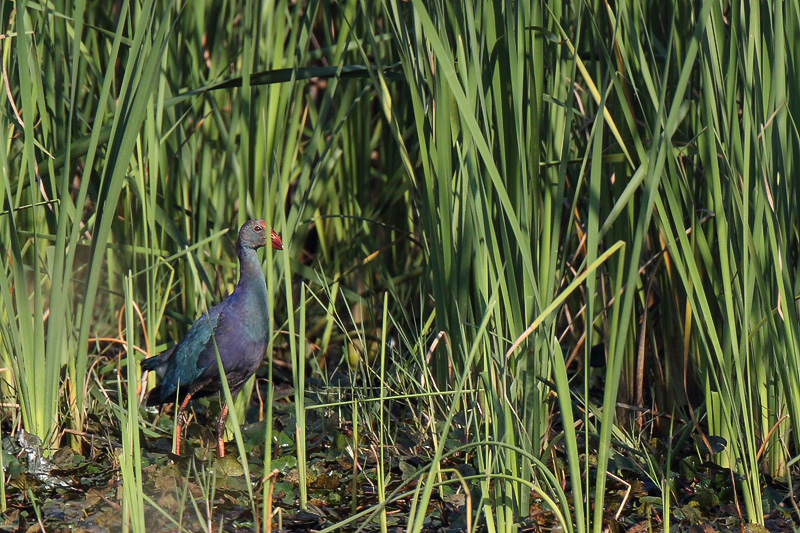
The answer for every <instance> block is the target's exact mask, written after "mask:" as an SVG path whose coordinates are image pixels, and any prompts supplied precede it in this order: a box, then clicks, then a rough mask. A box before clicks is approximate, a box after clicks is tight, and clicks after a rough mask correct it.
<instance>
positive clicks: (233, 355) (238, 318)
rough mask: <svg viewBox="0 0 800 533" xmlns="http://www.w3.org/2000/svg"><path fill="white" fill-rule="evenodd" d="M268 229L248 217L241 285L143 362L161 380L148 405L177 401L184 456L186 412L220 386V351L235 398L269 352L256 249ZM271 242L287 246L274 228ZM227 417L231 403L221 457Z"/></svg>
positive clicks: (240, 244) (240, 249)
mask: <svg viewBox="0 0 800 533" xmlns="http://www.w3.org/2000/svg"><path fill="white" fill-rule="evenodd" d="M268 231H271V230H269V229H268V228H267V224H266V222H264V221H263V220H248V221H247V222H245V223H244V225H242V228H241V229H240V230H239V239H238V240H237V241H236V254H237V255H238V256H239V272H240V273H239V283H238V284H237V285H236V288H235V289H234V291H233V293H232V294H231V295H230V296H228V297H227V298H226V299H225V300H224V301H222V302H221V303H219V304H218V305H215V306H214V307H212V308H211V309H209V310H208V312H207V313H205V314H204V315H202V316H201V317H200V318H198V319H197V322H195V323H194V325H193V326H192V327H191V329H189V332H188V333H187V334H186V337H184V339H183V340H182V341H181V342H180V343H179V344H178V345H176V346H174V347H173V348H170V349H169V350H167V351H166V352H163V353H161V354H159V355H157V356H155V357H150V358H149V359H145V360H144V361H142V363H141V365H142V370H155V372H156V374H158V375H159V376H160V377H161V383H160V384H159V385H158V386H157V387H156V388H155V389H153V391H152V392H151V393H150V396H149V398H148V400H147V405H161V404H165V403H172V402H175V401H176V400H177V404H178V412H177V413H176V416H177V429H176V435H175V453H176V454H177V455H180V454H181V430H182V429H183V423H184V421H183V414H184V411H185V410H186V406H187V405H188V404H189V400H191V399H192V398H198V397H202V396H208V395H210V394H214V393H216V392H219V391H220V390H222V380H221V378H220V373H219V367H218V365H217V350H219V356H220V359H221V360H222V368H224V369H225V376H226V378H227V379H228V387H229V388H230V391H231V396H235V395H236V394H237V393H238V392H239V389H241V388H242V386H243V385H244V383H245V382H246V381H247V380H248V379H249V378H250V376H252V375H253V374H254V373H255V372H256V370H258V366H259V365H260V364H261V360H262V359H263V358H264V354H265V353H266V351H267V344H268V343H269V335H270V322H269V309H268V306H267V284H266V282H265V281H264V273H263V272H262V271H261V264H260V262H259V260H258V254H257V252H256V250H258V249H259V248H261V247H262V246H266V244H267V232H268ZM270 240H271V243H272V247H273V248H274V249H276V250H282V249H283V242H281V238H280V236H278V234H277V233H275V232H274V231H271V238H270ZM215 342H216V349H215ZM226 418H228V404H227V403H225V405H224V406H223V407H222V411H221V412H220V415H219V420H218V421H217V451H218V455H219V457H224V456H225V442H224V440H223V435H224V432H225V419H226Z"/></svg>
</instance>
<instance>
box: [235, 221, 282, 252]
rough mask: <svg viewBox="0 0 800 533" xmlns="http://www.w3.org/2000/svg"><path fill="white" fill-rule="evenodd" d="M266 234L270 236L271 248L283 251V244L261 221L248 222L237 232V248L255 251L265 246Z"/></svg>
mask: <svg viewBox="0 0 800 533" xmlns="http://www.w3.org/2000/svg"><path fill="white" fill-rule="evenodd" d="M267 233H269V234H270V241H271V242H272V247H273V248H275V249H276V250H283V242H281V238H280V236H278V234H277V233H275V232H274V231H272V230H270V229H268V228H267V223H266V222H265V221H263V220H248V221H247V222H245V223H244V224H243V225H242V229H240V230H239V241H238V244H239V247H241V248H243V249H247V248H250V249H253V250H256V249H258V248H261V247H262V246H266V244H267Z"/></svg>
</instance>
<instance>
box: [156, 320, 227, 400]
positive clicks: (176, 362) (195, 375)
mask: <svg viewBox="0 0 800 533" xmlns="http://www.w3.org/2000/svg"><path fill="white" fill-rule="evenodd" d="M219 311H220V310H218V309H211V311H209V312H208V313H207V314H205V315H203V316H201V317H200V318H199V319H198V320H197V322H195V323H194V325H193V326H192V327H191V329H190V330H189V332H188V333H187V334H186V337H184V338H183V340H182V341H181V343H180V344H178V345H177V346H176V347H175V350H174V353H172V354H171V357H170V358H169V361H168V363H167V369H166V372H165V373H164V378H163V379H162V381H161V386H160V396H161V403H168V402H173V401H175V397H176V394H177V392H178V388H179V387H180V388H181V389H182V390H181V393H180V397H181V398H183V397H184V396H185V394H186V392H187V388H188V387H189V386H191V385H192V384H193V383H194V382H195V381H197V380H198V379H199V378H200V376H201V374H202V373H203V371H204V370H205V368H204V367H202V366H201V365H198V362H199V360H200V356H201V355H202V353H203V352H204V351H205V350H206V349H207V348H208V347H209V346H212V344H211V338H212V336H213V334H214V331H215V330H216V329H217V326H218V325H219V322H220V317H221V313H220V312H219Z"/></svg>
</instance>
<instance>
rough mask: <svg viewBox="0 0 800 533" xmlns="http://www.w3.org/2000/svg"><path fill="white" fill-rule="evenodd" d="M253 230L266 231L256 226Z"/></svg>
mask: <svg viewBox="0 0 800 533" xmlns="http://www.w3.org/2000/svg"><path fill="white" fill-rule="evenodd" d="M253 229H254V230H256V231H264V228H262V227H261V226H256V227H255V228H253Z"/></svg>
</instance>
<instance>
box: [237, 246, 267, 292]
mask: <svg viewBox="0 0 800 533" xmlns="http://www.w3.org/2000/svg"><path fill="white" fill-rule="evenodd" d="M236 252H237V254H238V256H239V285H249V284H250V283H251V282H260V283H259V285H264V273H263V272H262V271H261V263H260V262H259V260H258V253H257V252H256V251H255V250H253V249H252V248H243V247H239V249H238V250H236Z"/></svg>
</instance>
